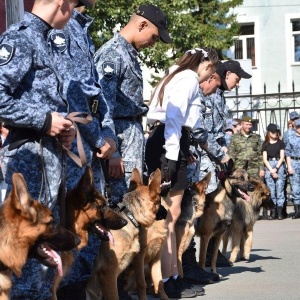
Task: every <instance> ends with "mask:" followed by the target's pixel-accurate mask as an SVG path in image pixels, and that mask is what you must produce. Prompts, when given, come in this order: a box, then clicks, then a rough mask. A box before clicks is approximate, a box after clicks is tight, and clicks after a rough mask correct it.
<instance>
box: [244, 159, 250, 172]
mask: <svg viewBox="0 0 300 300" xmlns="http://www.w3.org/2000/svg"><path fill="white" fill-rule="evenodd" d="M248 165H249V160H248V159H247V160H246V162H245V164H244V166H243V169H244V170H245V171H247V170H248Z"/></svg>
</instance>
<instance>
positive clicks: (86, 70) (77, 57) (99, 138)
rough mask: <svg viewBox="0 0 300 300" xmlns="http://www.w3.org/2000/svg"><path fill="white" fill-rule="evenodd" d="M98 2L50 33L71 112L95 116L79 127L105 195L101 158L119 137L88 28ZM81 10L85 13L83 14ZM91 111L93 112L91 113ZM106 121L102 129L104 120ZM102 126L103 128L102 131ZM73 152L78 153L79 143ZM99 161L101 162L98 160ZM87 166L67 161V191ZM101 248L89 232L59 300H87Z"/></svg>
mask: <svg viewBox="0 0 300 300" xmlns="http://www.w3.org/2000/svg"><path fill="white" fill-rule="evenodd" d="M94 2H95V0H86V1H84V2H83V1H80V2H79V6H81V7H79V8H78V11H77V10H74V12H73V15H72V18H71V19H70V21H69V22H68V23H67V25H66V26H65V28H64V29H63V30H53V32H52V33H51V35H50V36H51V41H52V51H53V55H54V56H55V60H56V63H57V68H58V69H59V71H60V74H62V76H64V83H65V85H67V86H69V87H70V88H69V90H68V92H67V96H68V101H69V105H70V110H71V111H79V112H87V113H89V114H92V115H93V121H92V122H90V123H89V124H88V125H81V124H78V127H79V131H80V133H81V137H82V142H83V146H84V149H85V153H86V156H87V164H88V165H91V166H92V169H93V174H94V182H95V187H96V188H97V189H98V190H99V191H100V192H101V193H102V194H104V182H105V180H104V177H103V174H102V170H101V164H100V159H105V158H110V157H111V155H112V154H113V153H114V152H115V150H116V137H115V136H114V133H113V131H112V129H111V127H112V126H111V125H112V120H111V119H107V118H104V117H105V116H108V114H107V111H108V107H107V104H106V103H105V102H104V98H103V97H102V96H101V89H100V86H99V83H98V74H97V71H96V68H95V64H94V59H93V55H94V45H93V43H92V41H91V38H90V36H89V35H88V27H89V26H90V24H91V23H92V21H93V19H92V18H90V17H89V16H88V15H86V14H84V13H83V10H84V6H82V5H84V4H85V5H86V6H87V7H93V5H94ZM80 11H82V13H80ZM90 108H91V110H92V111H91V110H90ZM103 119H104V122H105V125H104V126H101V124H100V123H101V121H103ZM101 127H102V129H101ZM72 151H73V152H75V153H77V152H78V150H77V145H76V142H73V144H72ZM99 158H100V159H99ZM84 170H85V167H82V168H81V167H79V166H78V165H77V164H76V163H75V162H74V161H73V160H72V159H68V162H67V170H66V171H67V172H66V179H67V189H68V190H69V189H72V188H73V187H74V186H75V185H76V184H77V183H78V181H79V180H80V178H81V176H82V175H83V173H84ZM99 246H100V239H99V238H98V237H97V236H95V235H94V234H92V233H89V242H88V245H87V246H86V247H84V248H83V249H82V250H81V251H80V253H78V252H77V251H75V250H73V252H74V253H75V252H76V254H77V255H78V257H77V258H76V260H75V262H74V263H73V264H72V267H71V269H70V271H69V273H68V275H67V276H66V277H64V279H63V282H62V283H61V285H60V286H61V288H60V289H59V290H58V299H74V300H75V299H80V300H81V299H84V298H85V284H86V280H87V278H88V277H89V276H90V275H91V272H92V268H93V262H94V260H95V258H96V255H97V253H98V250H99Z"/></svg>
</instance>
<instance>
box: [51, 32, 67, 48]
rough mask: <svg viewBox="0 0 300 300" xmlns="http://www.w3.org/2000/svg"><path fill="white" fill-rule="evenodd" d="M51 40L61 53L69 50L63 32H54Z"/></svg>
mask: <svg viewBox="0 0 300 300" xmlns="http://www.w3.org/2000/svg"><path fill="white" fill-rule="evenodd" d="M50 38H51V41H52V43H53V44H54V46H55V47H56V48H57V49H58V50H59V51H60V52H64V51H65V50H66V49H67V39H66V36H65V34H64V33H63V32H52V33H51V34H50Z"/></svg>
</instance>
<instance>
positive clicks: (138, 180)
mask: <svg viewBox="0 0 300 300" xmlns="http://www.w3.org/2000/svg"><path fill="white" fill-rule="evenodd" d="M142 184H143V182H142V177H141V174H140V172H139V170H138V169H137V168H134V169H133V170H132V173H131V178H130V183H129V188H128V192H131V191H134V190H135V189H136V188H137V186H138V185H142Z"/></svg>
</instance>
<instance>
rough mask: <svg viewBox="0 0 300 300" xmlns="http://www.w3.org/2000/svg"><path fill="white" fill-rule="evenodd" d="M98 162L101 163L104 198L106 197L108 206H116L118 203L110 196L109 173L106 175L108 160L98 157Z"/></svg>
mask: <svg viewBox="0 0 300 300" xmlns="http://www.w3.org/2000/svg"><path fill="white" fill-rule="evenodd" d="M100 163H101V168H102V171H103V175H104V180H105V191H104V193H105V195H104V196H105V198H106V199H107V202H108V205H109V207H110V208H118V205H117V204H116V203H114V202H113V201H112V198H111V186H110V183H109V175H108V164H109V160H105V159H101V158H100Z"/></svg>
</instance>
